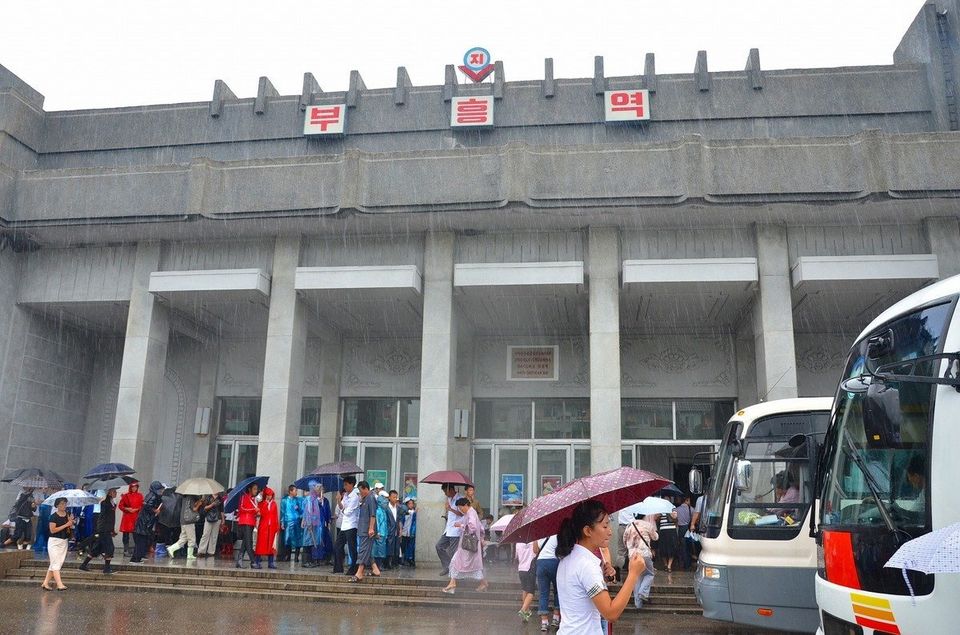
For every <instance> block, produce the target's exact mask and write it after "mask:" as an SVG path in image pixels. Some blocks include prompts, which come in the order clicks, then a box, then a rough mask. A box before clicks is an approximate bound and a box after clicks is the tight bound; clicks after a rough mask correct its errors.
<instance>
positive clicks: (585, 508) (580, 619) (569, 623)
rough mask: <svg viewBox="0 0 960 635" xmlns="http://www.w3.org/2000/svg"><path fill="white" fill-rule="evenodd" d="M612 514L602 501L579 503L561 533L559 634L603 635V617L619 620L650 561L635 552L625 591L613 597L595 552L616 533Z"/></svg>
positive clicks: (558, 548) (609, 619) (559, 556)
mask: <svg viewBox="0 0 960 635" xmlns="http://www.w3.org/2000/svg"><path fill="white" fill-rule="evenodd" d="M612 533H613V532H612V531H611V529H610V518H609V516H608V515H607V510H606V509H604V507H603V504H602V503H601V502H600V501H595V500H589V501H584V502H582V503H580V504H579V505H577V506H576V507H575V508H574V510H573V515H572V516H571V517H570V518H567V519H565V520H564V521H563V523H562V524H561V525H560V532H559V533H558V534H557V551H556V553H557V557H558V558H560V565H559V567H557V592H558V595H559V596H560V606H562V607H563V609H562V618H561V620H560V629H559V630H558V631H557V633H558V635H574V634H576V635H581V634H590V635H603V627H602V626H601V624H600V618H601V617H603V619H605V620H607V621H610V622H612V621H615V620H616V619H617V618H619V617H620V615H621V614H622V613H623V609H624V608H626V606H627V602H629V601H630V593H631V592H632V591H633V587H634V586H635V585H636V583H637V580H638V579H639V578H640V575H641V574H642V573H643V572H644V570H645V568H646V565H645V564H644V562H643V557H641V555H640V554H639V553H634V554H631V556H630V567H629V572H628V573H627V579H626V580H624V582H623V587H622V589H621V592H620V593H618V594H617V597H616V598H611V597H610V593H609V591H607V583H606V581H605V580H604V578H603V565H602V562H601V560H600V558H598V557H597V556H596V555H595V554H596V553H597V552H599V550H600V547H603V546H606V545H607V544H609V542H610V537H611V536H612Z"/></svg>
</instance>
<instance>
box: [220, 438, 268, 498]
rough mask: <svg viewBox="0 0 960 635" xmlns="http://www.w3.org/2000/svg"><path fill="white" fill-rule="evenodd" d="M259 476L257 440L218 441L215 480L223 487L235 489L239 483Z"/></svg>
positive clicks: (222, 439) (221, 439)
mask: <svg viewBox="0 0 960 635" xmlns="http://www.w3.org/2000/svg"><path fill="white" fill-rule="evenodd" d="M256 474H257V440H256V439H252V440H251V439H224V438H223V437H220V438H218V439H217V451H216V457H215V459H214V468H213V478H214V479H215V480H216V481H218V482H219V483H220V484H221V485H224V486H226V487H233V486H234V485H236V484H237V483H238V482H239V481H242V480H243V479H245V478H249V477H251V476H256Z"/></svg>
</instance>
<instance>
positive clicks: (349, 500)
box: [333, 476, 366, 576]
mask: <svg viewBox="0 0 960 635" xmlns="http://www.w3.org/2000/svg"><path fill="white" fill-rule="evenodd" d="M356 485H357V477H356V476H344V477H343V491H344V496H343V497H342V498H341V500H340V504H339V505H338V507H339V509H340V515H341V518H342V520H341V521H340V531H339V532H338V533H337V544H336V545H334V549H333V572H334V573H343V548H344V547H346V548H347V550H348V551H349V552H350V569H348V570H347V575H350V576H352V575H353V574H355V573H356V572H357V523H358V522H359V520H360V493H359V492H358V491H357V489H356ZM364 531H366V529H364Z"/></svg>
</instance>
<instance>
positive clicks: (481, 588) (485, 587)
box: [477, 584, 490, 593]
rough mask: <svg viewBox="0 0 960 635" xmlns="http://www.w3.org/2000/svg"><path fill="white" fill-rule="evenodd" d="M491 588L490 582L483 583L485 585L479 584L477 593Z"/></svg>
mask: <svg viewBox="0 0 960 635" xmlns="http://www.w3.org/2000/svg"><path fill="white" fill-rule="evenodd" d="M489 588H490V585H489V584H483V585H481V586H478V587H477V593H483V592H484V591H486V590H487V589H489Z"/></svg>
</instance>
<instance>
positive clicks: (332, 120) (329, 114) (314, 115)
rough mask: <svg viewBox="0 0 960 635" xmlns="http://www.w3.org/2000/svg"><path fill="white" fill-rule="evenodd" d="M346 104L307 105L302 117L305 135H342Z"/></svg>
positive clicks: (344, 128) (344, 124)
mask: <svg viewBox="0 0 960 635" xmlns="http://www.w3.org/2000/svg"><path fill="white" fill-rule="evenodd" d="M346 120H347V105H346V104H331V105H328V106H307V112H306V113H305V114H304V119H303V134H305V135H342V134H343V132H344V130H346Z"/></svg>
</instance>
